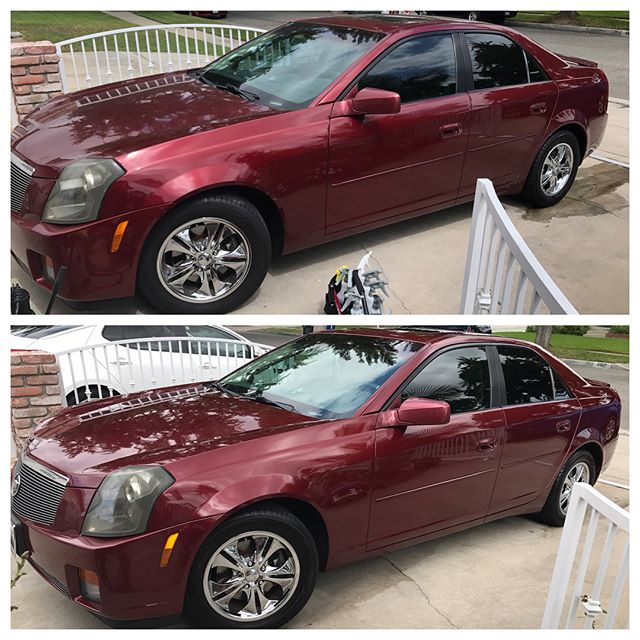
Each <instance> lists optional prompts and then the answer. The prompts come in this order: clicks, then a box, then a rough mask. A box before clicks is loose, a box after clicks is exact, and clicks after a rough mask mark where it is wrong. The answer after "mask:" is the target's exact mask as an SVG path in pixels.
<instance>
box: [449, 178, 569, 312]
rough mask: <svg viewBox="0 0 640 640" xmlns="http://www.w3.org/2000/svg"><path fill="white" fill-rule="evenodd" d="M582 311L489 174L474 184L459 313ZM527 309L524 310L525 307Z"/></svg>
mask: <svg viewBox="0 0 640 640" xmlns="http://www.w3.org/2000/svg"><path fill="white" fill-rule="evenodd" d="M541 303H544V305H546V307H547V309H548V310H549V311H550V312H551V313H557V314H574V313H578V312H577V311H576V309H575V308H574V307H573V305H572V304H571V303H570V302H569V300H567V298H566V297H565V295H564V294H563V293H562V291H560V289H559V288H558V286H557V285H556V283H555V282H554V281H553V280H552V279H551V277H550V276H549V274H548V273H547V272H546V271H545V270H544V268H543V267H542V265H541V264H540V263H539V262H538V260H537V258H536V257H535V256H534V255H533V253H532V251H531V249H529V247H528V246H527V244H526V243H525V241H524V240H523V238H522V236H521V235H520V233H519V232H518V230H517V229H516V228H515V226H514V224H513V222H511V219H510V218H509V215H508V214H507V212H506V211H505V210H504V207H503V206H502V203H501V202H500V200H499V199H498V196H497V195H496V192H495V189H494V188H493V184H492V182H491V180H487V179H486V178H481V179H479V180H478V182H477V185H476V196H475V200H474V203H473V216H472V218H471V233H470V235H469V248H468V250H467V263H466V267H465V272H464V284H463V287H462V301H461V304H460V313H465V314H478V313H492V314H498V313H499V314H521V313H528V314H536V313H540V305H541ZM525 309H526V311H525Z"/></svg>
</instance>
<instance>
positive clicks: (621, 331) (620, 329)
mask: <svg viewBox="0 0 640 640" xmlns="http://www.w3.org/2000/svg"><path fill="white" fill-rule="evenodd" d="M609 333H613V334H615V335H619V336H628V335H629V325H628V324H617V325H614V326H613V327H609Z"/></svg>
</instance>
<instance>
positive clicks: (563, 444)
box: [490, 345, 581, 513]
mask: <svg viewBox="0 0 640 640" xmlns="http://www.w3.org/2000/svg"><path fill="white" fill-rule="evenodd" d="M497 350H498V355H499V361H500V371H501V373H502V376H503V379H504V380H503V383H502V385H503V390H504V401H503V404H504V415H505V422H506V434H505V443H504V447H503V449H502V458H501V460H500V469H499V471H498V478H497V480H496V488H495V491H494V495H493V499H492V501H491V507H490V512H491V513H497V512H499V511H503V510H506V509H510V508H512V507H517V506H520V505H523V504H526V503H528V502H531V501H533V500H535V499H536V498H537V497H538V496H539V495H540V494H541V493H542V491H543V490H544V489H545V488H546V487H547V486H548V485H549V483H550V482H552V480H553V478H554V477H555V476H556V474H557V473H558V470H559V467H560V465H561V464H562V461H563V460H564V458H565V455H566V453H567V450H568V449H569V447H570V445H571V442H572V440H573V437H574V435H575V433H576V429H577V428H578V424H579V423H580V415H581V405H580V402H579V401H578V400H577V399H576V398H574V397H572V396H571V393H570V391H569V390H568V389H567V387H566V386H565V384H564V383H563V382H562V379H561V378H560V377H559V376H558V374H557V373H556V372H555V371H554V370H553V368H552V367H551V366H550V365H549V364H548V363H547V362H546V361H545V360H544V359H543V358H542V356H540V355H539V354H538V353H536V352H535V351H534V350H533V349H529V348H526V347H520V346H513V345H501V346H499V347H498V348H497Z"/></svg>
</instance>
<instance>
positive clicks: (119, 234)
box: [111, 220, 129, 253]
mask: <svg viewBox="0 0 640 640" xmlns="http://www.w3.org/2000/svg"><path fill="white" fill-rule="evenodd" d="M128 224H129V221H128V220H123V221H122V222H121V223H120V224H119V225H118V226H117V227H116V232H115V233H114V234H113V240H112V241H111V253H116V251H118V249H120V245H121V244H122V238H123V237H124V232H125V231H126V229H127V225H128Z"/></svg>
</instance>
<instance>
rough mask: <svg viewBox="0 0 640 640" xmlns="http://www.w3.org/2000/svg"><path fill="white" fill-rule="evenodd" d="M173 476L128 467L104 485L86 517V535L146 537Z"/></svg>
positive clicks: (157, 470)
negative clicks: (153, 513) (155, 505)
mask: <svg viewBox="0 0 640 640" xmlns="http://www.w3.org/2000/svg"><path fill="white" fill-rule="evenodd" d="M173 482H174V478H173V476H172V475H171V474H170V473H168V472H167V471H165V470H164V469H163V468H162V467H158V466H135V467H125V468H124V469H119V470H118V471H114V472H113V473H110V474H109V475H108V476H107V477H106V478H105V479H104V480H103V481H102V483H101V484H100V486H99V487H98V490H97V491H96V493H95V495H94V496H93V500H91V504H90V505H89V510H88V511H87V514H86V515H85V517H84V524H83V525H82V533H83V535H87V536H98V537H104V538H112V537H113V538H115V537H118V536H132V535H135V534H136V533H142V532H143V531H144V530H145V529H146V528H147V520H148V519H149V515H150V514H151V509H152V507H153V503H154V502H155V501H156V498H157V497H158V496H159V495H160V494H161V493H162V492H163V491H164V490H165V489H166V488H167V487H169V486H170V485H171V484H173Z"/></svg>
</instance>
